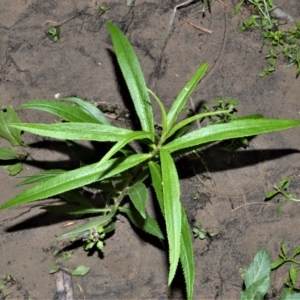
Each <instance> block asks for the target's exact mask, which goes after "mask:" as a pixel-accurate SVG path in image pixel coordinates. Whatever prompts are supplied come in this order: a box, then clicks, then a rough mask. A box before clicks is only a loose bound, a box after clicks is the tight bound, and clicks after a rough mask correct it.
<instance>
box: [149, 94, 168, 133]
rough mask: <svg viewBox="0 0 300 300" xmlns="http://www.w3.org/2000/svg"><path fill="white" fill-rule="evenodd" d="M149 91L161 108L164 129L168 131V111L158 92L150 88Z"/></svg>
mask: <svg viewBox="0 0 300 300" xmlns="http://www.w3.org/2000/svg"><path fill="white" fill-rule="evenodd" d="M148 92H149V93H150V94H151V95H152V96H153V98H154V99H155V100H156V102H157V104H158V106H159V108H160V112H161V123H162V127H163V130H164V131H165V130H166V131H167V130H168V123H167V113H166V110H165V107H164V105H163V103H162V102H161V100H160V99H159V98H158V97H157V96H156V94H155V93H154V92H152V91H151V90H150V89H148Z"/></svg>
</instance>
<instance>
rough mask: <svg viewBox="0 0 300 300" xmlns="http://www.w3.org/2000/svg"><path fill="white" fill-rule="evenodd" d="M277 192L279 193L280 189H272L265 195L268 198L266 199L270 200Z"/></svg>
mask: <svg viewBox="0 0 300 300" xmlns="http://www.w3.org/2000/svg"><path fill="white" fill-rule="evenodd" d="M277 194H279V191H277V190H272V191H270V192H268V193H267V194H266V195H265V199H266V200H270V199H272V198H273V197H274V196H276V195H277Z"/></svg>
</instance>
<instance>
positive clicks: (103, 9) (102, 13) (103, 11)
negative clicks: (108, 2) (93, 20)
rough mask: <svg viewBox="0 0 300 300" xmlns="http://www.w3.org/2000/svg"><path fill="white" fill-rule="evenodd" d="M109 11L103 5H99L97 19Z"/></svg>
mask: <svg viewBox="0 0 300 300" xmlns="http://www.w3.org/2000/svg"><path fill="white" fill-rule="evenodd" d="M109 10H110V7H106V6H105V5H99V11H98V15H99V17H101V16H102V15H104V14H105V13H106V12H107V11H109Z"/></svg>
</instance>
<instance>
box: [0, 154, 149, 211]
mask: <svg viewBox="0 0 300 300" xmlns="http://www.w3.org/2000/svg"><path fill="white" fill-rule="evenodd" d="M149 158H150V154H135V155H132V156H130V157H126V158H123V157H122V158H116V159H111V160H109V161H107V162H105V163H104V164H101V165H98V163H95V164H92V165H88V166H85V167H81V168H78V169H76V170H72V171H68V172H65V173H63V174H59V175H57V176H55V177H53V178H50V179H48V180H46V181H44V182H42V183H41V184H39V185H37V186H34V187H32V188H30V189H28V190H26V191H24V192H22V193H20V194H19V195H17V196H16V197H14V198H12V199H10V200H9V201H7V202H5V203H4V204H2V206H1V207H0V208H1V209H4V208H9V207H13V206H16V205H20V204H24V203H28V202H32V201H36V200H42V199H46V198H49V197H52V196H56V195H59V194H62V193H64V192H66V191H70V190H73V189H76V188H79V187H82V186H84V185H87V184H90V183H93V182H95V181H99V180H101V179H105V178H110V177H111V176H114V175H116V174H119V173H121V172H123V171H125V170H128V169H130V168H132V167H134V166H135V165H137V164H139V163H141V162H143V161H145V160H147V159H149Z"/></svg>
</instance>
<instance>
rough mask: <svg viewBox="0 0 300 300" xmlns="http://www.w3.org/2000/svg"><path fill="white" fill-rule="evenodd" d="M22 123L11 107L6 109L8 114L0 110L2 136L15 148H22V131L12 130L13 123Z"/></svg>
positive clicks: (0, 133)
mask: <svg viewBox="0 0 300 300" xmlns="http://www.w3.org/2000/svg"><path fill="white" fill-rule="evenodd" d="M19 122H21V121H20V119H19V117H18V115H17V114H16V112H15V111H14V109H13V108H12V107H11V106H7V107H6V112H4V111H2V110H0V136H2V137H3V138H5V139H6V140H8V141H9V142H10V143H11V144H12V145H13V146H22V145H23V140H22V138H21V130H19V129H16V128H11V127H9V125H10V124H11V123H19Z"/></svg>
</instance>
